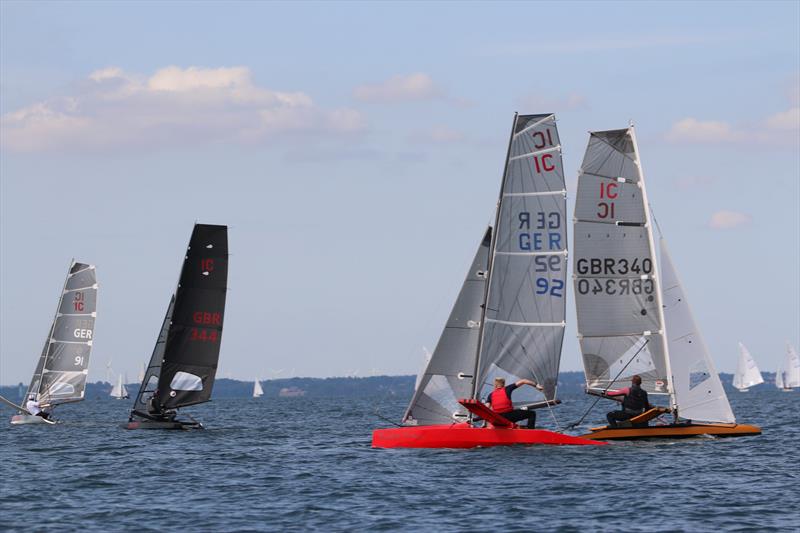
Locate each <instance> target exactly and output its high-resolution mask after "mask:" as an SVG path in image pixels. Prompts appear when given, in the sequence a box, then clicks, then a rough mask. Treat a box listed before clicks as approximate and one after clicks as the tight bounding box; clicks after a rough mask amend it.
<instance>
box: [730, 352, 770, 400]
mask: <svg viewBox="0 0 800 533" xmlns="http://www.w3.org/2000/svg"><path fill="white" fill-rule="evenodd" d="M761 383H764V378H763V377H761V372H760V371H759V370H758V366H757V365H756V362H755V361H754V360H753V356H752V355H750V351H749V350H748V349H747V348H746V347H745V345H744V344H742V343H741V342H740V343H739V363H738V365H737V366H736V374H734V376H733V386H734V387H736V388H737V389H739V390H744V389H749V388H750V387H753V386H755V385H759V384H761Z"/></svg>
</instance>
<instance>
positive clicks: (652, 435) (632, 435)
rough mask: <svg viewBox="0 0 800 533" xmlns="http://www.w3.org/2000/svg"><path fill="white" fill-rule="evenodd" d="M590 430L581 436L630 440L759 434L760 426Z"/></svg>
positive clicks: (700, 425) (734, 425) (692, 425)
mask: <svg viewBox="0 0 800 533" xmlns="http://www.w3.org/2000/svg"><path fill="white" fill-rule="evenodd" d="M591 431H592V432H591V433H588V434H586V435H582V437H584V438H586V439H595V440H631V439H684V438H690V437H697V436H699V435H713V436H715V437H746V436H752V435H761V428H759V427H757V426H750V425H748V424H670V425H664V426H647V427H639V428H634V427H627V428H609V427H608V426H602V427H596V428H592V430H591Z"/></svg>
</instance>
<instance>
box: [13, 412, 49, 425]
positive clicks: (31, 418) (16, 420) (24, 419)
mask: <svg viewBox="0 0 800 533" xmlns="http://www.w3.org/2000/svg"><path fill="white" fill-rule="evenodd" d="M55 423H56V421H55V420H46V419H44V418H42V417H41V416H35V415H14V416H12V417H11V425H13V426H21V425H24V424H49V425H51V426H52V425H53V424H55Z"/></svg>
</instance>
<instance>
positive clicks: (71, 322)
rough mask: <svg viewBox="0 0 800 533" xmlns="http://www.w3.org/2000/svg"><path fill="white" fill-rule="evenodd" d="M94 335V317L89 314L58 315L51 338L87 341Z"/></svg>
mask: <svg viewBox="0 0 800 533" xmlns="http://www.w3.org/2000/svg"><path fill="white" fill-rule="evenodd" d="M93 337H94V318H93V317H91V316H67V315H64V316H60V317H58V318H56V321H55V324H54V325H53V339H55V340H57V341H64V342H82V343H87V342H89V341H91V340H92V338H93Z"/></svg>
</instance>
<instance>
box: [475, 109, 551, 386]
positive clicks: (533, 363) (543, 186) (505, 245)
mask: <svg viewBox="0 0 800 533" xmlns="http://www.w3.org/2000/svg"><path fill="white" fill-rule="evenodd" d="M565 218H566V188H565V184H564V170H563V165H562V161H561V144H560V140H559V137H558V130H557V128H556V118H555V115H552V114H545V115H519V116H516V117H515V120H514V126H513V128H512V133H511V140H510V145H509V151H508V157H507V161H506V167H505V171H504V173H503V183H502V187H501V191H500V199H499V202H498V207H497V218H496V223H495V233H494V239H493V246H492V248H491V257H490V260H491V265H490V268H489V286H488V292H487V297H486V302H487V303H486V306H485V315H484V319H483V324H482V337H481V342H480V353H479V357H478V371H477V376H476V379H475V389H474V394H475V396H482V394H481V393H482V389H483V388H484V387H486V386H491V381H492V379H493V378H494V377H496V376H503V377H507V378H511V379H518V378H525V379H533V380H535V381H536V382H538V383H540V384H541V385H542V386H544V393H545V397H546V398H547V399H553V398H555V394H556V385H557V383H558V368H559V362H560V360H561V346H562V342H563V339H564V326H565V324H566V322H565V320H566V303H565V302H566V291H567V288H566V270H567V231H566V224H565Z"/></svg>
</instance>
